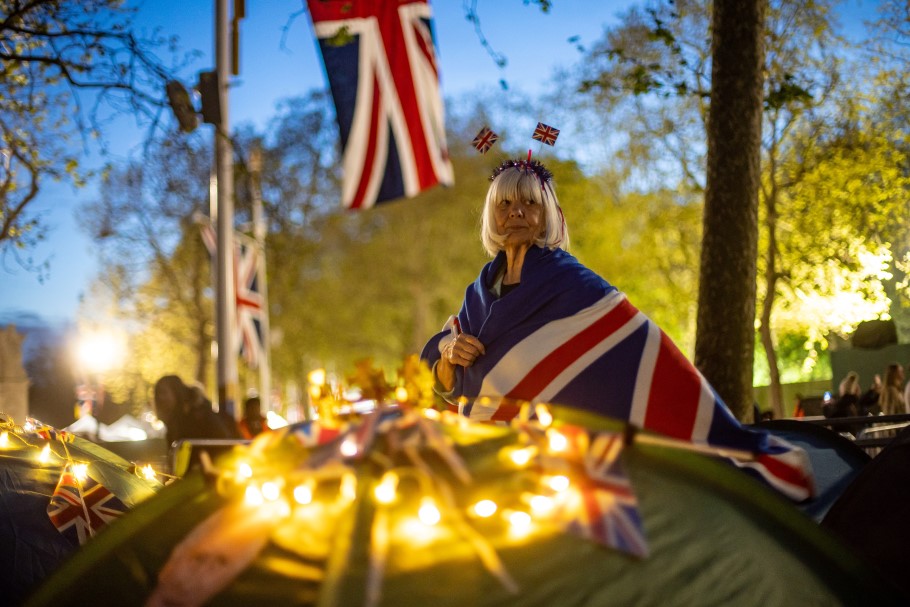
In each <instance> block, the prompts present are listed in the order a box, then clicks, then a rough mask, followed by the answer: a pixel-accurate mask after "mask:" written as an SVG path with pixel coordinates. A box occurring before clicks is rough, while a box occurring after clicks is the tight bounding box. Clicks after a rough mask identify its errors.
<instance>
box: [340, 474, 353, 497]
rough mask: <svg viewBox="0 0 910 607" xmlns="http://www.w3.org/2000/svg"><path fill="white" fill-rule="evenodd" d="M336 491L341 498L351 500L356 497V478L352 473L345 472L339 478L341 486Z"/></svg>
mask: <svg viewBox="0 0 910 607" xmlns="http://www.w3.org/2000/svg"><path fill="white" fill-rule="evenodd" d="M338 491H339V493H340V494H341V497H342V499H344V500H346V501H348V502H353V501H354V499H355V498H356V497H357V478H356V477H355V476H354V475H353V474H345V475H344V476H343V477H342V478H341V487H339V489H338Z"/></svg>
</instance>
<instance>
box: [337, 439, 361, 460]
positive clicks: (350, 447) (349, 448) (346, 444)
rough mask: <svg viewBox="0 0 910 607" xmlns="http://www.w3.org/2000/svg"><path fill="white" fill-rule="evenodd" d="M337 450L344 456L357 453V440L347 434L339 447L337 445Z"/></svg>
mask: <svg viewBox="0 0 910 607" xmlns="http://www.w3.org/2000/svg"><path fill="white" fill-rule="evenodd" d="M339 450H340V451H341V454H342V455H343V456H345V457H354V456H355V455H357V451H358V449H357V441H356V440H355V439H354V437H353V436H348V437H347V438H345V439H344V441H343V442H342V443H341V447H339Z"/></svg>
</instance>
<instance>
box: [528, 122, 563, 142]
mask: <svg viewBox="0 0 910 607" xmlns="http://www.w3.org/2000/svg"><path fill="white" fill-rule="evenodd" d="M557 137H559V129H554V128H553V127H551V126H550V125H548V124H544V123H543V122H538V123H537V127H536V128H535V129H534V134H533V135H531V138H532V139H535V140H537V141H540V142H541V143H545V144H547V145H556V138H557Z"/></svg>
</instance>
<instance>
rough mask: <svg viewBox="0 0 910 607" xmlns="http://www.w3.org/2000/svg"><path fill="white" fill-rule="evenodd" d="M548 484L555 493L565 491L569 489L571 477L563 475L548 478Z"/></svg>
mask: <svg viewBox="0 0 910 607" xmlns="http://www.w3.org/2000/svg"><path fill="white" fill-rule="evenodd" d="M546 484H547V486H548V487H549V488H550V489H552V490H553V491H565V490H566V489H568V488H569V477H568V476H564V475H562V474H558V475H556V476H551V477H549V478H547V480H546Z"/></svg>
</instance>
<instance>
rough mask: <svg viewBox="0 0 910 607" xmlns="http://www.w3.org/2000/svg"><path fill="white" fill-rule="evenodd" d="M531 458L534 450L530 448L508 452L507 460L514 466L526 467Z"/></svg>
mask: <svg viewBox="0 0 910 607" xmlns="http://www.w3.org/2000/svg"><path fill="white" fill-rule="evenodd" d="M532 457H534V449H532V448H531V447H524V448H521V449H512V450H511V451H510V452H509V459H511V460H512V462H513V463H514V464H515V465H516V466H527V465H528V462H530V461H531V458H532Z"/></svg>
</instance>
